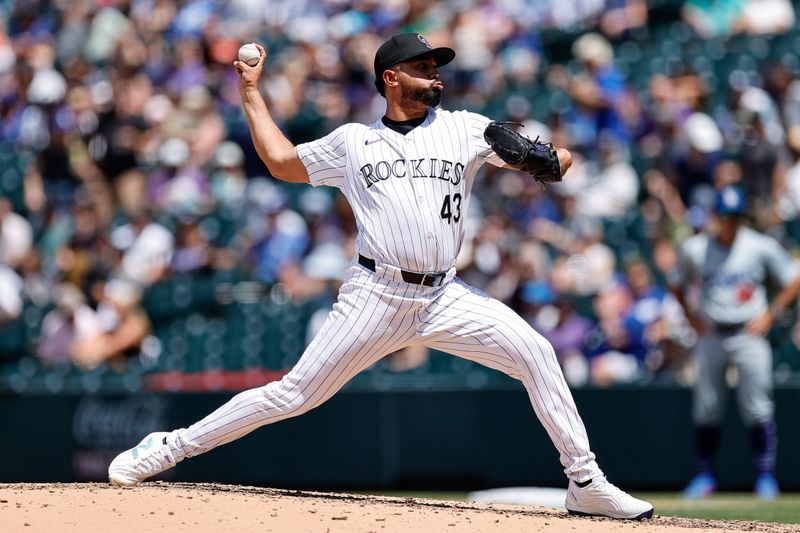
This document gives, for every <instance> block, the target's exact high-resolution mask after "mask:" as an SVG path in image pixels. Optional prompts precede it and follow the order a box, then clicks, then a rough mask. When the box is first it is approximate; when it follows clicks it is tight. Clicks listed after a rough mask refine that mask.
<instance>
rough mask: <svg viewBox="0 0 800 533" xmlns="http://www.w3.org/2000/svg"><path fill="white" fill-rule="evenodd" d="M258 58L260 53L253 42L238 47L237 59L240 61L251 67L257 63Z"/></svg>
mask: <svg viewBox="0 0 800 533" xmlns="http://www.w3.org/2000/svg"><path fill="white" fill-rule="evenodd" d="M259 59H261V54H260V53H259V51H258V48H256V45H255V43H247V44H243V45H242V46H241V47H239V61H241V62H242V63H247V64H248V65H250V66H251V67H254V66H256V65H257V64H258V60H259Z"/></svg>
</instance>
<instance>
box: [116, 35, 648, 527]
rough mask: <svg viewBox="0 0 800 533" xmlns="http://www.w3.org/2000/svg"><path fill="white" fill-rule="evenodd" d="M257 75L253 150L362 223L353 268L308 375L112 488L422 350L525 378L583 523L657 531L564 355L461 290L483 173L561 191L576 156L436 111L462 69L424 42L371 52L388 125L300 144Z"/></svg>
mask: <svg viewBox="0 0 800 533" xmlns="http://www.w3.org/2000/svg"><path fill="white" fill-rule="evenodd" d="M259 49H260V51H261V60H260V61H259V62H258V64H256V65H255V66H252V67H251V66H248V65H246V64H244V63H242V62H238V61H237V62H236V63H234V65H235V67H236V69H237V71H238V73H239V91H240V93H241V97H242V102H243V106H244V111H245V113H246V115H247V119H248V122H249V125H250V130H251V134H252V138H253V143H254V145H255V147H256V150H257V151H258V154H259V156H260V157H261V159H262V160H263V161H264V163H265V164H266V165H267V167H268V168H269V170H270V173H271V174H272V175H273V176H274V177H276V178H278V179H281V180H285V181H290V182H302V183H310V184H311V185H313V186H320V185H327V186H330V187H336V188H338V189H339V190H340V191H341V192H342V193H343V194H344V196H345V197H346V198H347V200H348V201H349V203H350V205H351V207H352V209H353V212H354V214H355V218H356V221H357V224H358V237H357V241H356V248H357V255H356V257H354V259H353V262H352V264H351V266H350V267H349V269H348V271H347V273H346V277H345V279H344V282H343V284H342V286H341V289H340V293H339V296H338V300H337V302H336V304H335V305H334V306H333V309H332V310H331V312H330V314H329V316H328V319H327V321H326V322H325V324H324V326H323V327H322V328H321V330H320V331H319V333H318V334H317V336H316V337H315V338H314V340H313V341H312V342H311V343H310V344H309V346H308V348H307V349H306V350H305V352H304V353H303V355H302V357H301V358H300V360H299V361H298V363H297V365H296V366H295V367H294V368H293V369H292V370H291V371H290V372H289V373H288V374H287V375H286V376H285V377H284V378H283V379H281V380H280V381H276V382H273V383H269V384H267V385H265V386H263V387H259V388H256V389H252V390H248V391H245V392H242V393H240V394H238V395H237V396H235V397H234V398H232V399H231V400H230V401H229V402H228V403H226V404H225V405H223V406H222V407H220V408H219V409H217V410H216V411H215V412H213V413H211V414H210V415H208V416H207V417H206V418H204V419H202V420H200V421H199V422H197V423H195V424H193V425H191V426H190V427H188V428H183V429H178V430H175V431H172V432H169V433H153V434H151V435H148V436H147V437H145V439H144V440H143V441H142V443H140V444H139V445H138V446H137V447H135V448H133V449H132V450H129V451H126V452H124V453H122V454H120V455H119V456H118V457H117V458H116V459H115V460H114V461H113V462H112V463H111V466H110V467H109V479H110V480H111V482H112V483H114V484H116V485H136V484H137V483H139V482H140V481H142V480H144V479H146V478H148V477H150V476H152V475H154V474H156V473H158V472H161V471H162V470H165V469H167V468H171V467H172V466H174V465H175V464H176V463H177V462H179V461H182V460H183V459H185V458H187V457H192V456H194V455H197V454H200V453H204V452H207V451H209V450H211V449H213V448H215V447H217V446H220V445H222V444H225V443H228V442H231V441H233V440H235V439H238V438H240V437H243V436H244V435H246V434H248V433H249V432H251V431H253V430H254V429H256V428H258V427H261V426H263V425H265V424H271V423H274V422H278V421H280V420H283V419H286V418H289V417H293V416H298V415H300V414H303V413H305V412H307V411H309V410H310V409H313V408H314V407H317V406H319V405H321V404H322V403H323V402H325V401H326V400H328V399H329V398H330V397H331V396H333V395H334V394H335V393H336V391H338V390H339V389H340V388H341V387H342V386H343V385H344V384H345V383H347V381H348V380H349V379H350V378H352V377H353V376H355V375H356V374H358V373H359V372H360V371H362V370H364V369H366V368H367V367H369V366H370V365H372V364H373V363H375V362H376V361H378V360H380V359H381V358H382V357H384V356H386V355H387V354H390V353H392V352H395V351H397V350H399V349H401V348H404V347H407V346H412V345H424V346H428V347H430V348H433V349H436V350H441V351H444V352H448V353H451V354H453V355H456V356H458V357H463V358H465V359H469V360H471V361H476V362H478V363H480V364H482V365H485V366H487V367H490V368H494V369H497V370H499V371H501V372H505V373H506V374H508V375H509V376H512V377H514V378H516V379H518V380H520V381H521V382H522V383H523V385H524V386H525V388H526V390H527V391H528V395H529V397H530V401H531V404H532V405H533V408H534V410H535V412H536V415H537V416H538V418H539V420H540V421H541V423H542V424H543V425H544V427H545V429H546V430H547V433H548V435H549V436H550V439H551V440H552V441H553V444H554V445H555V447H556V448H557V449H558V451H559V454H560V460H561V464H562V465H563V466H564V471H565V473H566V475H567V477H568V478H569V490H568V493H567V499H566V507H567V509H568V510H569V511H570V512H571V513H574V514H582V515H602V516H609V517H613V518H618V519H642V518H649V517H650V516H652V514H653V506H652V505H650V504H649V503H647V502H644V501H641V500H637V499H635V498H633V497H631V496H629V495H628V494H626V493H624V492H622V491H621V490H619V489H618V488H616V487H615V486H614V485H612V484H611V483H609V482H608V481H606V479H605V476H604V475H603V472H602V471H601V470H600V468H599V467H598V465H597V463H596V462H595V455H594V453H592V451H591V449H590V447H589V440H588V438H587V435H586V430H585V428H584V425H583V422H582V421H581V418H580V416H579V415H578V412H577V410H576V407H575V403H574V401H573V399H572V395H571V394H570V391H569V389H568V388H567V384H566V383H565V381H564V377H563V375H562V373H561V369H560V368H559V364H558V361H557V359H556V356H555V353H554V352H553V348H552V346H551V345H550V343H548V342H547V341H546V340H545V339H544V338H543V337H542V336H541V335H540V334H539V333H537V332H536V331H534V330H533V329H532V328H531V327H530V326H529V325H528V324H527V323H526V322H525V320H523V319H522V318H520V317H519V316H517V315H516V314H515V313H514V312H513V311H512V310H511V309H509V308H508V307H506V306H505V305H504V304H502V303H501V302H499V301H497V300H494V299H492V298H491V297H489V296H488V295H486V294H485V293H483V292H481V291H479V290H477V289H475V288H473V287H470V286H468V285H467V284H465V283H464V282H463V281H461V280H460V279H459V278H458V277H456V274H455V269H454V267H453V265H454V264H455V260H456V257H457V256H458V253H459V250H460V248H461V245H462V242H463V240H464V229H465V228H464V222H465V219H466V216H465V214H466V211H467V207H468V206H469V201H470V191H471V189H472V184H473V180H474V178H475V175H476V173H477V171H478V169H479V168H480V167H481V165H483V164H484V163H486V162H489V163H491V164H493V165H496V166H510V167H513V168H517V169H520V170H523V171H525V172H529V173H531V174H532V176H533V179H537V180H539V181H541V182H542V183H546V182H550V181H560V180H561V176H562V173H563V171H566V170H567V169H568V168H569V166H570V163H571V158H570V154H569V152H567V151H566V150H558V151H557V150H555V148H554V147H553V146H552V145H551V144H546V143H538V142H534V141H531V140H529V139H527V138H525V137H522V136H521V135H519V134H517V133H516V132H515V131H513V130H512V129H511V128H508V127H506V126H505V125H503V124H498V123H494V122H490V121H489V119H487V118H485V117H483V116H481V115H477V114H474V113H469V112H466V111H458V112H449V111H444V110H442V109H439V107H438V106H439V102H440V100H441V97H442V94H443V92H444V85H443V83H442V81H441V80H440V78H439V71H438V69H439V68H440V67H442V66H444V65H446V64H447V63H449V62H450V61H452V60H453V58H454V57H455V52H454V51H453V50H452V49H450V48H433V47H431V45H430V44H428V42H427V41H426V40H425V38H424V37H423V36H421V35H419V34H416V33H406V34H402V35H396V36H394V37H392V38H391V39H389V40H388V41H386V42H385V43H383V45H381V47H380V48H379V49H378V51H377V53H376V55H375V61H374V67H375V77H376V82H375V85H376V88H377V90H378V91H379V92H380V94H381V95H383V96H384V97H385V98H386V114H385V115H384V116H383V117H382V118H381V119H380V120H378V121H376V122H374V123H372V124H366V125H363V124H345V125H343V126H341V127H339V128H338V129H336V130H334V131H333V132H331V133H330V134H329V135H327V136H325V137H323V138H321V139H319V140H316V141H313V142H309V143H306V144H301V145H299V146H295V145H293V144H292V143H291V142H290V141H289V140H288V139H287V138H286V137H285V136H284V135H283V133H281V131H280V129H278V127H277V126H276V124H275V122H273V120H272V118H271V117H270V114H269V110H268V108H267V105H266V103H265V101H264V99H263V98H262V97H261V95H260V94H259V91H258V82H259V79H260V77H261V73H262V69H263V66H264V59H265V56H266V51H265V50H264V49H263V48H261V47H259Z"/></svg>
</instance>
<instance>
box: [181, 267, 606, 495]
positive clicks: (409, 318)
mask: <svg viewBox="0 0 800 533" xmlns="http://www.w3.org/2000/svg"><path fill="white" fill-rule="evenodd" d="M418 344H423V345H425V346H428V347H430V348H433V349H436V350H441V351H443V352H448V353H451V354H453V355H456V356H459V357H463V358H465V359H469V360H471V361H475V362H477V363H480V364H482V365H485V366H487V367H489V368H493V369H496V370H499V371H501V372H504V373H506V374H508V375H509V376H511V377H513V378H515V379H518V380H520V381H522V383H523V385H524V386H525V388H526V390H527V391H528V396H529V397H530V401H531V404H532V405H533V408H534V411H535V412H536V416H537V417H538V418H539V420H540V421H541V423H542V424H543V425H544V427H545V429H546V430H547V434H548V435H549V436H550V439H551V440H552V441H553V444H554V445H555V447H556V448H557V449H558V451H559V454H560V460H561V464H562V465H563V466H564V472H565V473H566V474H567V476H568V477H570V478H572V479H574V480H576V481H578V482H583V481H585V480H588V479H590V478H592V477H595V476H596V475H601V474H602V472H601V471H600V469H599V467H598V466H597V463H596V462H595V456H594V454H593V453H592V451H591V450H590V449H589V440H588V437H587V435H586V429H585V427H584V425H583V422H582V421H581V419H580V416H579V415H578V411H577V409H576V407H575V402H574V401H573V399H572V394H571V393H570V391H569V389H568V387H567V384H566V382H565V381H564V377H563V374H562V372H561V368H560V367H559V365H558V361H557V359H556V355H555V353H554V351H553V348H552V346H551V345H550V343H549V342H548V341H547V340H545V339H544V338H543V337H542V336H541V335H539V334H538V333H537V332H536V331H534V330H533V328H531V327H530V325H528V323H527V322H525V321H524V320H523V319H522V318H521V317H519V316H518V315H517V314H516V313H514V312H513V311H512V310H511V309H509V308H508V307H507V306H505V305H504V304H503V303H501V302H499V301H497V300H494V299H492V298H491V297H489V296H488V295H486V294H485V293H483V292H481V291H479V290H477V289H475V288H472V287H470V286H468V285H467V284H465V283H464V282H463V281H461V280H460V279H457V278H456V279H453V272H452V271H451V273H449V274H448V277H447V280H446V281H445V283H444V284H443V285H442V286H440V287H424V286H417V285H411V284H408V283H406V282H404V281H402V280H401V279H400V277H399V271H397V270H396V269H395V268H394V267H385V266H380V265H379V266H378V268H377V272H374V273H373V272H370V271H368V270H366V269H364V268H362V267H361V266H359V265H353V266H351V267H350V268H349V270H348V272H347V275H346V278H345V280H344V283H343V285H342V287H341V289H340V291H339V297H338V301H337V302H336V304H335V305H334V306H333V309H332V311H331V313H330V314H329V315H328V319H327V321H326V322H325V324H324V325H323V326H322V328H321V330H320V331H319V333H318V334H317V336H316V337H315V338H314V340H313V341H312V342H311V344H309V346H308V348H307V349H306V350H305V352H304V353H303V355H302V357H301V358H300V360H299V361H298V362H297V364H296V365H295V367H294V368H293V369H292V370H291V371H290V372H289V373H288V374H287V375H286V376H284V377H283V379H281V380H280V381H275V382H272V383H269V384H267V385H265V386H263V387H258V388H255V389H250V390H247V391H244V392H242V393H240V394H237V395H236V396H234V397H233V398H232V399H231V400H230V401H228V402H227V403H226V404H224V405H223V406H221V407H220V408H219V409H217V410H216V411H214V412H213V413H211V414H210V415H208V416H206V417H205V418H203V419H202V420H200V421H198V422H197V423H195V424H192V425H191V426H190V427H188V428H184V429H178V430H176V431H173V432H172V433H170V435H169V436H168V437H167V444H168V445H169V446H170V447H171V448H172V450H173V453H174V455H175V458H176V459H177V460H181V459H183V458H185V457H192V456H194V455H198V454H200V453H204V452H207V451H209V450H211V449H213V448H215V447H217V446H220V445H222V444H226V443H228V442H231V441H233V440H236V439H238V438H240V437H243V436H244V435H246V434H248V433H250V432H251V431H253V430H254V429H256V428H258V427H261V426H264V425H266V424H272V423H274V422H278V421H280V420H284V419H286V418H290V417H294V416H298V415H301V414H303V413H305V412H307V411H309V410H311V409H313V408H314V407H317V406H319V405H321V404H322V403H323V402H325V401H326V400H328V399H329V398H330V397H332V396H333V395H334V394H335V393H336V392H337V391H338V390H339V389H341V388H342V386H343V385H344V384H345V383H347V381H348V380H350V379H351V378H352V377H353V376H355V375H356V374H358V373H359V372H361V371H362V370H364V369H366V368H367V367H369V366H370V365H372V364H373V363H375V362H376V361H378V360H380V359H381V358H383V357H384V356H386V355H388V354H390V353H392V352H395V351H397V350H399V349H401V348H404V347H407V346H411V345H418Z"/></svg>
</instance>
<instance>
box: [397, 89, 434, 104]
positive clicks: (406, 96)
mask: <svg viewBox="0 0 800 533" xmlns="http://www.w3.org/2000/svg"><path fill="white" fill-rule="evenodd" d="M402 99H403V100H404V101H406V102H419V103H421V104H423V105H425V106H427V107H436V106H438V105H439V103H441V101H442V90H441V89H438V88H434V87H427V88H424V89H411V88H409V87H403V88H402Z"/></svg>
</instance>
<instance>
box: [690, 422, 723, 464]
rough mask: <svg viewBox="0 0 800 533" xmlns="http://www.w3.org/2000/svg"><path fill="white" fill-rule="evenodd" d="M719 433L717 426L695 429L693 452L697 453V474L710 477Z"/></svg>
mask: <svg viewBox="0 0 800 533" xmlns="http://www.w3.org/2000/svg"><path fill="white" fill-rule="evenodd" d="M720 434H721V431H720V429H719V426H697V427H696V428H695V451H696V453H697V472H698V473H700V474H709V475H711V474H712V472H713V470H714V460H715V459H716V458H717V451H718V450H719V441H720Z"/></svg>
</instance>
